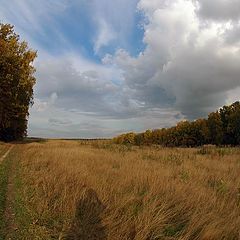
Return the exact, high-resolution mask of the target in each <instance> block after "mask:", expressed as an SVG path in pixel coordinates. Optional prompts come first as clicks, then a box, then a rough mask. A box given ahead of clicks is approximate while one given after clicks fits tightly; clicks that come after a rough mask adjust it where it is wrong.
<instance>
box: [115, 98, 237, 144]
mask: <svg viewBox="0 0 240 240" xmlns="http://www.w3.org/2000/svg"><path fill="white" fill-rule="evenodd" d="M114 142H115V143H118V144H135V145H151V144H159V145H163V146H171V147H174V146H177V147H178V146H186V147H194V146H201V145H204V144H214V145H233V146H236V145H240V102H235V103H233V104H231V105H230V106H223V107H222V108H220V110H218V111H216V112H212V113H210V114H209V115H208V118H207V119H197V120H195V121H193V122H189V121H182V122H179V123H178V124H177V125H176V126H175V127H171V128H167V129H165V128H163V129H155V130H147V131H146V132H144V133H138V134H136V133H127V134H122V135H120V136H118V137H116V138H114Z"/></svg>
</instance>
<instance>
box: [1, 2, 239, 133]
mask: <svg viewBox="0 0 240 240" xmlns="http://www.w3.org/2000/svg"><path fill="white" fill-rule="evenodd" d="M0 5H1V8H0V21H1V22H2V23H10V24H13V25H14V26H15V31H16V32H17V33H18V34H20V36H21V39H22V40H26V41H27V42H28V44H29V47H30V48H32V49H35V50H37V52H38V57H37V59H36V61H35V63H34V65H35V67H36V73H35V76H36V79H37V83H36V85H35V88H34V102H35V103H34V105H33V107H32V108H31V109H30V117H29V127H28V134H29V136H35V137H36V136H37V137H47V138H108V137H113V136H116V135H118V134H120V133H124V132H130V131H134V132H141V131H144V130H146V129H156V128H163V127H170V126H172V125H174V124H176V123H177V122H179V121H181V120H184V119H188V120H194V119H197V118H203V117H207V115H208V113H209V112H212V111H215V110H216V109H218V108H219V107H221V106H223V105H225V104H231V103H232V102H235V101H238V100H239V96H240V1H239V0H211V1H209V0H21V1H19V0H11V1H7V0H0Z"/></svg>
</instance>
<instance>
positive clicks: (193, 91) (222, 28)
mask: <svg viewBox="0 0 240 240" xmlns="http://www.w3.org/2000/svg"><path fill="white" fill-rule="evenodd" d="M139 9H141V10H142V11H143V12H144V13H145V16H146V18H147V21H146V24H145V26H144V29H145V36H144V41H145V43H146V45H147V47H146V50H145V51H144V52H143V53H141V54H140V55H139V56H138V57H136V58H134V57H131V56H130V55H129V54H128V53H127V52H126V51H124V50H120V51H118V52H117V53H116V54H115V55H114V56H106V57H105V59H104V61H107V62H112V63H114V64H116V65H118V66H119V68H121V69H122V70H123V73H124V78H125V83H126V85H127V86H128V87H129V88H130V89H132V90H135V95H134V97H135V98H137V99H138V100H139V101H142V102H144V104H145V106H147V107H148V108H151V107H160V108H161V107H163V106H165V105H170V106H173V107H175V109H177V110H179V111H180V112H181V113H182V114H183V115H185V116H186V117H187V118H190V119H194V118H197V117H204V116H206V114H207V113H208V112H209V111H212V110H215V109H216V108H217V107H219V106H221V105H222V104H224V103H225V102H226V98H227V93H228V92H229V91H231V90H233V89H235V88H236V87H238V86H240V80H239V76H240V67H239V62H240V55H239V51H240V48H239V46H238V45H234V44H232V45H230V44H228V43H226V34H227V31H228V30H229V27H228V25H227V24H226V23H221V22H216V23H212V24H209V25H205V26H204V27H203V25H202V20H201V19H200V18H199V17H198V15H197V14H196V10H197V9H196V5H195V4H194V3H193V2H192V1H187V0H172V1H171V0H170V1H164V0H155V1H147V0H141V1H140V2H139Z"/></svg>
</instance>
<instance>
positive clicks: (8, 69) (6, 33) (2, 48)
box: [0, 23, 37, 141]
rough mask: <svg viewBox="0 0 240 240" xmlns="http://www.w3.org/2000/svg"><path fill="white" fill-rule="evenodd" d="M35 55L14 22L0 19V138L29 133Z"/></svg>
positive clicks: (7, 139)
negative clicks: (15, 27) (4, 22)
mask: <svg viewBox="0 0 240 240" xmlns="http://www.w3.org/2000/svg"><path fill="white" fill-rule="evenodd" d="M36 56H37V53H36V51H33V50H31V49H29V47H28V44H27V42H25V41H20V37H19V35H17V34H16V33H15V32H14V27H13V26H12V25H10V24H1V23H0V140H4V141H11V140H17V139H21V138H23V137H24V136H26V134H27V121H28V116H29V106H30V105H32V104H33V86H34V84H35V82H36V79H35V77H34V75H33V74H34V72H35V68H34V67H33V61H34V59H35V58H36Z"/></svg>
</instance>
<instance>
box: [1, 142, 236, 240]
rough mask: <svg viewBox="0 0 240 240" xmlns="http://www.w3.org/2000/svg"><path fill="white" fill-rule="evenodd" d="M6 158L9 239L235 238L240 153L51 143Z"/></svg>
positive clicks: (17, 148)
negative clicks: (10, 184) (10, 179)
mask: <svg viewBox="0 0 240 240" xmlns="http://www.w3.org/2000/svg"><path fill="white" fill-rule="evenodd" d="M0 147H1V146H0ZM0 152H1V150H0ZM9 159H11V168H12V171H10V173H11V174H12V175H14V194H13V196H14V197H13V198H14V199H13V200H12V202H13V203H12V204H13V209H14V211H15V213H14V216H15V219H14V220H11V221H14V226H17V227H15V229H13V228H11V226H10V227H9V229H10V230H9V231H10V232H9V233H8V235H5V236H8V237H9V236H10V238H8V239H29V240H31V239H33V240H34V239H83V240H105V239H106V240H127V239H128V240H133V239H134V240H154V239H163V240H170V239H181V240H195V239H202V240H221V239H229V240H235V239H236V240H237V239H240V149H238V148H235V149H234V148H225V149H223V148H199V149H195V148H192V149H184V148H182V149H177V148H172V149H171V148H161V147H157V146H152V147H142V148H139V147H131V146H123V145H114V144H111V142H108V141H103V142H100V141H99V142H97V141H95V142H87V141H64V140H49V141H46V142H39V143H37V142H35V143H27V144H16V145H15V146H14V148H13V150H12V151H11V153H10V155H9ZM6 224H9V223H6ZM11 224H13V223H11ZM11 224H10V225H11ZM0 239H1V237H0ZM6 239H7V238H6Z"/></svg>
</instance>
